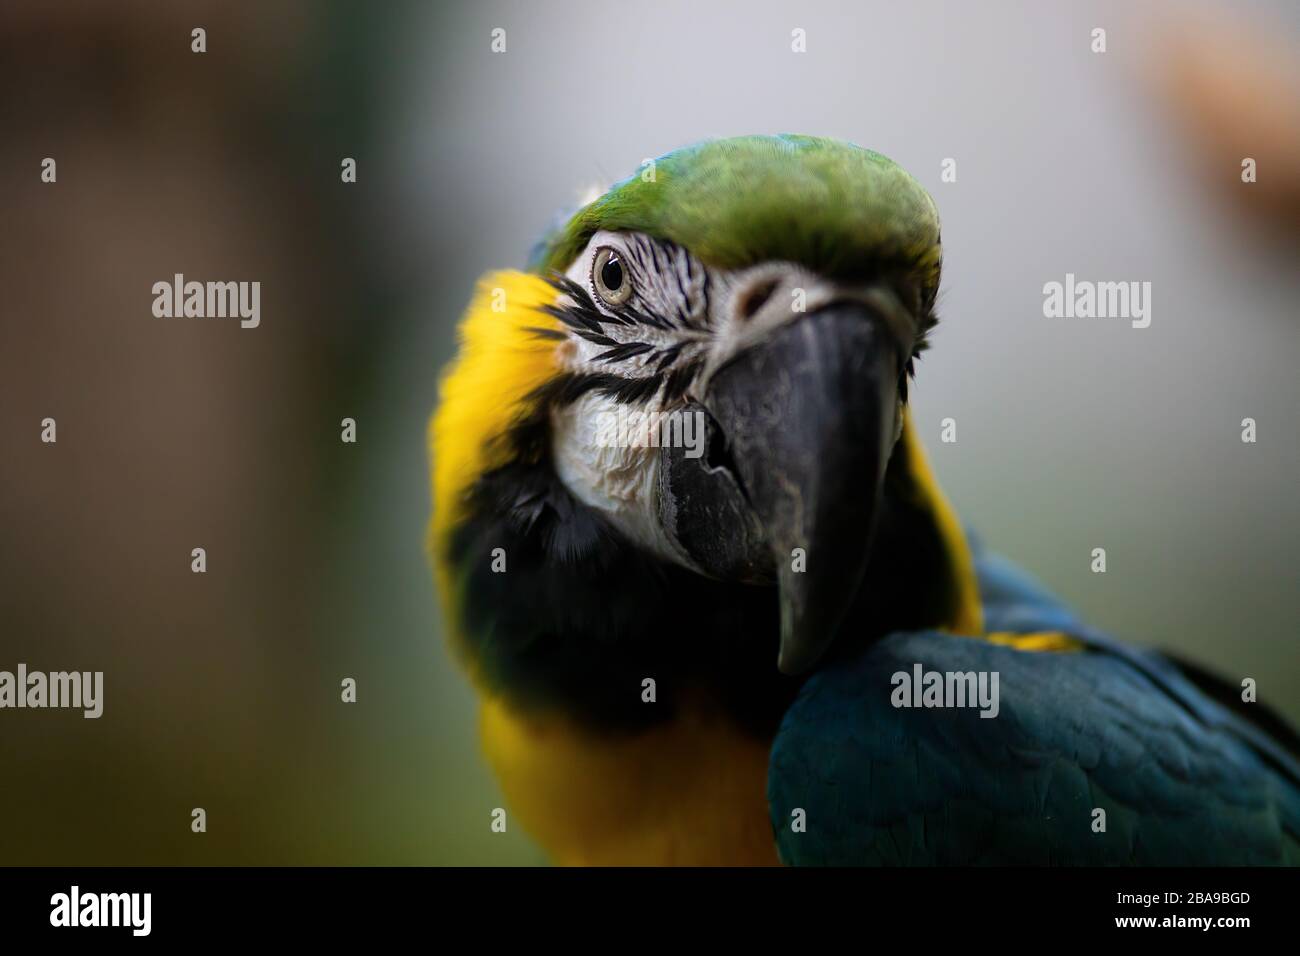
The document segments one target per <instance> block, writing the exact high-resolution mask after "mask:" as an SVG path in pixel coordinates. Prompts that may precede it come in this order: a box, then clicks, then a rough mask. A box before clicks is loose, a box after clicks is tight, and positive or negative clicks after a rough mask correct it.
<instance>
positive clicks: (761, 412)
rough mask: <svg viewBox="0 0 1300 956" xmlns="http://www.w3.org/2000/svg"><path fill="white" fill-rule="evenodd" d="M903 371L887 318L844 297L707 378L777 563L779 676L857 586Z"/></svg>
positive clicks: (804, 661)
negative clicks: (887, 325)
mask: <svg viewBox="0 0 1300 956" xmlns="http://www.w3.org/2000/svg"><path fill="white" fill-rule="evenodd" d="M899 374H900V363H899V354H898V347H897V346H896V345H895V343H894V341H893V339H892V337H891V336H890V335H889V333H888V330H887V329H886V327H885V325H884V323H883V321H882V320H881V319H880V318H879V317H878V316H877V315H875V313H873V312H872V311H871V310H870V309H869V308H867V307H866V306H865V305H860V304H856V303H842V304H835V305H831V306H829V307H827V308H824V309H821V310H819V311H818V312H815V313H813V314H810V315H808V316H807V317H804V318H801V319H799V320H798V321H795V322H793V323H792V324H790V325H788V326H786V327H783V328H781V329H780V330H778V331H777V332H776V333H775V334H774V335H773V336H772V337H771V338H770V339H769V340H767V341H766V342H764V343H763V344H761V345H758V346H756V347H754V348H751V349H749V350H747V351H745V352H743V353H741V354H740V355H739V356H737V357H736V358H735V359H734V360H732V361H731V362H729V363H728V364H727V365H725V366H723V367H722V368H720V369H719V370H718V371H717V372H716V373H715V374H714V375H713V377H712V379H711V380H710V381H709V383H708V391H707V394H706V396H705V404H706V405H707V406H708V409H709V412H710V413H711V415H712V416H713V419H714V420H715V421H716V423H717V425H718V427H719V428H720V430H721V432H722V435H723V436H724V437H725V441H726V444H727V450H728V452H729V455H730V460H729V461H728V463H727V464H728V467H729V468H731V469H733V470H734V471H735V473H736V478H737V479H738V482H739V484H740V486H741V490H742V492H743V494H744V495H745V497H746V498H747V499H748V502H749V506H750V508H751V509H752V511H753V512H754V514H755V515H756V516H757V518H758V520H759V523H760V527H761V528H762V536H763V538H764V540H765V546H766V548H767V550H768V552H769V553H770V555H771V559H772V560H773V561H774V563H775V569H776V577H777V582H778V585H779V587H780V602H781V651H780V657H779V658H778V661H777V666H778V667H779V668H780V669H781V671H782V672H784V673H787V674H798V673H801V672H803V671H806V670H807V669H808V668H810V667H812V666H813V665H814V664H815V663H816V662H817V660H818V658H820V657H821V656H822V654H823V653H824V652H825V651H826V648H827V647H828V646H829V645H830V643H831V641H832V640H833V639H834V637H835V634H836V631H837V630H838V629H839V627H840V625H841V624H842V623H843V621H844V618H845V615H846V614H847V612H848V610H849V608H850V607H851V606H852V604H853V601H854V599H855V597H856V596H857V594H858V590H859V587H860V586H861V583H862V577H863V574H864V572H865V570H866V566H867V559H868V554H869V551H870V543H871V535H872V531H873V526H874V518H875V515H876V510H877V509H876V506H877V503H878V502H879V499H880V494H881V483H882V480H883V478H884V474H885V466H886V464H887V463H888V460H889V453H890V450H891V448H892V447H893V443H894V438H895V435H896V426H897V423H896V415H897V414H898V377H899ZM711 440H712V439H711Z"/></svg>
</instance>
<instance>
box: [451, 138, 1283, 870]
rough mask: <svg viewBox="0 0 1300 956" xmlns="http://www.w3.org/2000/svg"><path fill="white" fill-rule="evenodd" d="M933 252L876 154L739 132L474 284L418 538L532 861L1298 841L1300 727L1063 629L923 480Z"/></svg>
mask: <svg viewBox="0 0 1300 956" xmlns="http://www.w3.org/2000/svg"><path fill="white" fill-rule="evenodd" d="M941 260H942V255H941V245H940V233H939V217H938V213H937V210H936V206H935V203H934V201H933V200H932V198H931V197H930V195H929V194H928V193H927V192H926V191H925V189H924V188H923V187H921V185H920V184H919V183H917V181H916V180H915V179H913V178H912V177H911V176H910V175H909V174H908V173H906V172H905V171H904V170H903V169H902V168H901V167H899V166H898V165H896V164H895V163H893V162H892V161H890V160H889V159H887V158H886V157H884V156H882V155H880V154H879V153H876V152H873V151H870V150H867V149H863V148H860V147H858V146H854V145H850V144H847V143H843V142H839V141H835V140H831V139H824V138H816V137H810V136H794V135H781V136H747V137H741V138H735V139H725V140H718V141H710V142H705V143H703V144H699V145H694V146H690V147H687V148H684V149H680V150H677V151H675V152H672V153H669V154H668V155H666V156H663V157H661V158H659V159H657V160H655V161H654V162H653V163H647V164H644V165H643V168H642V169H640V170H638V172H637V173H635V174H634V175H632V176H631V177H630V178H628V179H626V180H624V181H622V182H620V183H618V184H616V185H615V186H613V187H612V188H611V189H610V190H609V191H608V192H606V193H605V194H604V195H602V196H600V197H599V198H598V199H596V200H594V201H593V202H591V203H589V204H587V205H586V206H584V207H583V208H582V209H580V210H579V211H578V212H577V213H576V214H575V215H573V217H572V218H571V219H569V220H568V221H567V222H566V223H564V224H563V225H562V226H561V227H559V228H557V229H556V230H554V231H553V232H552V233H551V234H549V235H548V236H547V237H546V238H545V239H544V240H543V241H542V242H541V243H540V245H539V246H538V247H537V249H536V250H535V252H534V255H533V257H532V261H531V263H530V265H529V267H528V268H527V269H526V270H525V271H503V272H495V273H490V274H488V275H486V276H485V277H484V278H483V279H481V280H480V282H479V284H478V289H477V291H476V293H475V295H474V298H473V301H472V302H471V304H470V305H469V308H468V311H467V312H466V314H465V317H464V319H463V321H462V324H461V326H460V350H459V354H458V355H457V357H456V358H455V360H454V361H453V363H452V364H451V366H450V367H449V369H448V371H447V372H446V373H445V375H444V377H443V379H442V383H441V393H440V401H439V406H438V408H437V410H436V411H435V413H434V416H433V418H432V420H431V422H430V428H429V441H430V451H431V458H432V469H431V470H432V485H433V489H432V490H433V519H432V522H431V526H430V534H429V539H430V540H429V543H430V549H431V555H432V561H433V565H434V571H435V578H436V581H437V585H438V590H439V593H440V597H441V603H442V606H443V608H444V612H445V614H446V617H447V621H448V625H449V632H450V635H451V637H450V643H451V646H452V647H453V648H454V652H455V656H456V657H457V658H458V660H459V661H460V662H461V663H462V664H463V665H464V667H465V669H466V670H467V671H468V674H469V677H470V679H471V680H472V682H473V684H474V686H475V688H476V689H477V692H478V694H479V697H480V728H479V729H480V732H481V736H482V741H483V746H484V749H485V752H486V755H487V757H488V760H489V762H490V763H491V765H492V766H493V768H494V770H495V772H496V774H497V776H498V778H499V780H500V782H501V785H502V788H503V792H504V794H505V798H506V801H507V807H508V812H509V813H510V814H512V815H513V816H512V819H514V820H515V821H518V822H520V823H522V825H523V826H524V827H525V828H526V830H527V831H528V832H529V833H531V834H532V835H533V836H534V837H535V839H536V840H537V841H538V842H539V843H540V844H541V845H542V847H544V848H545V849H546V851H547V852H548V853H549V854H550V855H551V857H552V858H553V859H554V860H555V861H556V862H558V863H562V864H652V865H658V864H726V865H730V864H756V865H757V864H777V863H786V864H793V865H797V864H910V865H918V864H940V865H964V864H1138V865H1143V864H1195V863H1203V864H1243V863H1251V864H1253V863H1261V864H1263V863H1267V864H1294V863H1297V862H1300V761H1298V760H1297V756H1296V755H1297V753H1300V746H1298V745H1297V737H1296V735H1295V733H1294V732H1293V731H1292V730H1291V729H1290V728H1289V727H1287V726H1286V725H1285V724H1284V723H1283V722H1282V721H1281V720H1279V719H1278V718H1277V717H1275V716H1274V715H1273V713H1272V712H1271V711H1269V710H1267V709H1266V708H1265V707H1264V705H1263V704H1258V703H1244V702H1243V701H1242V700H1241V699H1240V692H1239V689H1237V688H1233V687H1231V686H1229V685H1227V684H1226V683H1223V682H1220V681H1219V680H1217V679H1215V678H1213V677H1211V676H1210V675H1208V674H1206V673H1205V672H1203V671H1201V670H1199V669H1197V668H1195V667H1192V666H1190V665H1187V664H1184V663H1180V662H1178V661H1176V660H1174V659H1173V658H1170V657H1167V656H1162V655H1159V654H1156V653H1153V652H1149V651H1145V650H1139V649H1134V648H1130V647H1127V646H1125V645H1123V644H1120V643H1118V642H1116V641H1114V640H1112V639H1110V638H1108V637H1106V636H1105V635H1103V634H1101V633H1098V632H1097V631H1096V630H1094V629H1093V628H1091V627H1089V626H1088V625H1086V624H1085V623H1083V621H1081V620H1080V619H1079V618H1078V617H1077V616H1076V615H1075V613H1074V612H1072V611H1071V610H1070V609H1069V608H1067V607H1066V606H1065V605H1064V604H1063V603H1062V602H1061V601H1060V600H1058V599H1057V598H1055V597H1053V596H1052V595H1051V594H1050V593H1048V592H1047V591H1046V590H1044V588H1043V587H1042V586H1041V585H1039V584H1038V583H1036V582H1035V581H1034V580H1033V579H1032V578H1030V577H1029V576H1028V575H1027V574H1025V573H1024V572H1022V571H1020V570H1018V569H1017V568H1016V567H1015V566H1014V565H1012V564H1010V563H1008V562H1006V561H1005V560H1003V559H1001V558H999V557H997V556H996V555H993V554H990V553H987V552H985V551H984V550H983V549H982V548H981V547H980V546H979V545H978V544H977V543H976V542H975V541H974V539H973V537H972V536H971V535H969V534H967V533H966V532H965V531H964V529H963V526H962V524H961V523H960V522H959V521H958V520H957V518H956V516H955V515H954V513H953V509H952V508H951V506H950V505H949V503H948V501H947V500H946V499H945V497H944V496H943V494H942V493H941V492H940V490H939V487H938V485H937V484H936V482H935V479H934V476H933V474H932V472H931V470H930V467H929V465H928V464H927V460H926V456H925V454H924V451H923V449H922V446H921V444H920V442H919V440H918V436H917V429H916V426H915V425H914V424H913V422H912V421H911V419H910V415H909V412H908V388H909V382H910V379H911V378H912V377H913V374H914V371H915V360H916V358H917V356H918V355H919V354H920V353H921V351H922V350H923V349H924V348H925V347H926V345H927V341H928V339H929V338H930V334H931V331H932V329H933V328H934V326H935V323H936V317H935V298H936V294H937V292H938V289H939V280H940V267H941ZM665 423H667V427H661V426H664V425H665Z"/></svg>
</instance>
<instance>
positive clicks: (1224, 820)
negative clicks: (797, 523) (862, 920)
mask: <svg viewBox="0 0 1300 956" xmlns="http://www.w3.org/2000/svg"><path fill="white" fill-rule="evenodd" d="M978 571H979V575H980V582H981V592H982V595H983V598H984V601H985V612H986V619H987V625H988V628H989V630H1010V631H1016V632H1021V633H1027V632H1031V631H1041V630H1063V631H1065V632H1066V633H1068V634H1071V635H1072V636H1074V637H1076V638H1078V639H1079V640H1080V641H1081V642H1082V643H1083V644H1084V645H1085V648H1086V649H1085V650H1084V652H1082V653H1069V654H1056V653H1027V652H1023V651H1018V650H1015V649H1012V648H1009V647H1004V646H999V645H994V644H990V643H987V642H983V641H978V640H972V639H970V638H964V637H954V636H951V635H946V634H942V633H939V632H918V633H910V634H895V635H892V636H890V637H888V638H886V639H885V640H884V641H882V642H880V643H879V644H877V645H876V646H874V647H873V648H871V649H870V650H869V651H867V652H865V653H864V654H863V655H861V656H860V657H858V658H857V659H856V660H853V661H850V662H845V663H842V664H839V665H837V666H835V667H832V668H828V669H827V670H825V671H822V672H820V673H818V674H817V675H815V676H814V677H813V678H811V679H810V680H809V681H808V683H807V684H806V685H805V687H804V688H803V690H802V691H801V693H800V696H799V698H798V699H797V700H796V702H795V703H794V705H793V706H792V707H791V709H790V711H789V713H788V714H787V715H786V717H785V719H784V721H783V723H782V725H781V729H780V731H779V733H778V735H777V738H776V740H775V742H774V744H773V749H772V759H771V766H770V770H769V778H768V800H769V805H770V808H771V814H772V822H773V828H774V831H775V834H776V839H777V846H778V850H779V851H780V854H781V857H782V859H783V860H785V861H786V862H788V863H792V864H848V865H852V864H911V865H916V864H939V865H962V864H1084V865H1115V864H1145V865H1184V864H1208V865H1221V864H1298V863H1300V770H1298V769H1297V766H1296V762H1295V760H1294V758H1293V757H1292V756H1291V755H1289V754H1288V753H1287V752H1286V751H1285V750H1284V749H1283V748H1282V747H1281V746H1279V745H1278V744H1277V742H1275V741H1273V740H1272V739H1271V738H1270V737H1269V736H1268V734H1266V733H1265V732H1263V731H1261V730H1260V729H1259V728H1258V727H1256V726H1255V725H1254V724H1252V723H1250V722H1248V721H1246V720H1245V719H1243V718H1241V717H1239V716H1238V715H1236V714H1233V713H1232V712H1230V711H1228V710H1226V709H1225V708H1223V707H1222V706H1220V705H1219V704H1218V703H1216V702H1215V701H1213V700H1211V699H1210V698H1209V697H1207V696H1205V695H1204V694H1202V693H1201V692H1200V691H1199V690H1198V689H1197V688H1196V687H1195V686H1194V685H1193V684H1192V683H1191V682H1189V681H1188V680H1186V679H1185V678H1184V677H1183V676H1182V675H1181V674H1180V673H1179V671H1178V669H1177V668H1176V667H1174V666H1173V665H1171V664H1169V663H1168V662H1166V661H1165V660H1164V659H1162V658H1160V657H1159V656H1158V655H1156V654H1152V653H1149V652H1144V651H1138V650H1134V649H1131V648H1126V647H1124V646H1123V645H1120V644H1118V643H1116V642H1114V641H1113V640H1111V639H1109V638H1107V637H1105V636H1104V635H1101V634H1098V633H1096V632H1094V631H1092V630H1091V629H1089V628H1087V627H1085V626H1084V625H1082V624H1081V623H1080V622H1079V620H1078V618H1077V616H1076V615H1075V614H1074V613H1073V612H1072V611H1071V610H1069V609H1068V608H1067V607H1065V606H1064V605H1062V604H1061V602H1059V601H1058V600H1056V599H1055V598H1054V597H1052V595H1051V594H1049V593H1048V592H1047V591H1045V590H1044V589H1043V588H1042V587H1041V586H1040V585H1038V584H1037V583H1036V582H1034V581H1033V580H1032V579H1030V578H1029V577H1028V576H1027V575H1025V574H1024V573H1023V572H1021V571H1019V570H1018V569H1016V568H1015V567H1014V566H1012V565H1010V564H1009V563H1007V562H1005V561H1003V560H1001V559H997V558H991V557H989V556H981V557H980V558H979V560H978ZM918 662H919V663H920V664H921V665H922V666H923V668H924V669H925V670H927V671H940V672H969V671H976V672H981V671H982V672H993V671H996V672H997V673H998V675H999V713H998V716H997V717H995V718H992V719H988V718H981V717H980V716H979V711H978V709H975V708H966V709H952V708H931V709H925V708H896V707H894V706H893V705H892V704H891V693H892V691H893V689H894V686H893V684H892V683H891V679H892V677H893V675H894V674H895V673H897V672H900V671H902V672H906V673H909V674H910V673H912V669H913V665H914V664H916V663H918ZM797 809H798V810H803V811H804V815H803V820H804V829H803V830H802V832H796V829H795V828H794V827H792V825H791V824H792V812H793V811H795V810H797ZM1097 809H1101V810H1104V811H1105V830H1104V831H1098V830H1097V829H1096V828H1095V826H1094V820H1095V816H1094V811H1095V810H1097Z"/></svg>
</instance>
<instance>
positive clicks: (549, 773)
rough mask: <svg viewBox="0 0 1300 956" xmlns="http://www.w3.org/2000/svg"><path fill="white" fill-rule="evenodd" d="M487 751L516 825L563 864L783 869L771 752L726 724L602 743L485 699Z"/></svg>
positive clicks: (694, 721)
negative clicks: (775, 835) (771, 812)
mask: <svg viewBox="0 0 1300 956" xmlns="http://www.w3.org/2000/svg"><path fill="white" fill-rule="evenodd" d="M481 719H482V734H483V745H484V750H485V751H486V753H487V756H488V760H489V761H490V762H491V764H492V766H493V768H494V769H495V770H496V773H497V776H498V778H499V779H500V781H501V785H502V788H503V789H504V790H505V794H506V798H507V803H508V805H509V806H510V808H511V812H512V813H513V814H514V817H515V819H516V820H518V821H519V822H521V823H522V824H523V826H524V827H525V829H527V830H528V832H529V833H530V834H532V836H533V837H534V838H536V839H537V841H538V842H539V843H540V844H541V845H542V846H543V848H545V849H546V850H547V852H549V853H550V854H551V857H552V859H553V860H554V861H555V862H556V863H560V864H564V865H615V866H621V865H642V866H663V865H684V866H692V865H695V866H709V865H775V864H776V863H777V862H778V861H777V857H776V850H775V846H774V842H773V839H772V828H771V825H770V823H769V822H768V813H767V797H766V789H767V764H768V750H769V746H770V744H769V743H768V742H764V741H760V740H755V739H753V738H751V737H748V736H746V735H744V734H742V733H741V732H740V731H739V730H738V729H736V728H735V727H733V726H732V725H731V724H730V723H729V722H728V721H727V720H726V719H725V718H723V717H721V716H712V715H705V714H704V713H702V712H690V713H687V714H685V715H683V716H682V717H681V718H680V719H678V720H676V721H674V722H673V723H671V724H668V725H665V726H663V727H657V728H654V729H652V730H648V731H644V732H640V733H628V734H625V735H607V734H606V735H596V734H593V733H592V732H591V731H589V730H586V729H584V728H581V727H579V726H578V725H576V724H574V723H573V722H572V721H570V720H567V719H563V718H549V717H548V718H533V717H526V716H522V715H518V714H515V713H513V712H511V711H510V710H509V709H508V708H507V707H506V706H505V705H504V704H503V703H501V702H500V701H498V700H491V699H488V700H485V702H484V703H483V707H482V712H481Z"/></svg>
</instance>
